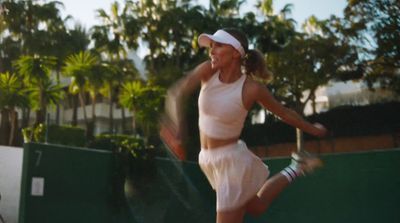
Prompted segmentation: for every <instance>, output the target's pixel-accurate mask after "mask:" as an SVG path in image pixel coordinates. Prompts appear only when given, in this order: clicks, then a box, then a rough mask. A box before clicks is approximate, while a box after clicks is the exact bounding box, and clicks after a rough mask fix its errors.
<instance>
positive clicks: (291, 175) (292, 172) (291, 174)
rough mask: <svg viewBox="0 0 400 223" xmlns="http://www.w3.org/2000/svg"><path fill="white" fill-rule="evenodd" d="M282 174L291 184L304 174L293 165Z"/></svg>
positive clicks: (282, 171)
mask: <svg viewBox="0 0 400 223" xmlns="http://www.w3.org/2000/svg"><path fill="white" fill-rule="evenodd" d="M281 174H283V175H284V176H285V177H286V178H287V179H288V181H289V183H290V182H292V181H294V180H295V179H296V178H297V177H298V176H301V175H302V172H301V170H299V169H298V168H297V167H296V166H295V165H293V164H292V165H289V166H288V167H286V168H285V169H283V170H281Z"/></svg>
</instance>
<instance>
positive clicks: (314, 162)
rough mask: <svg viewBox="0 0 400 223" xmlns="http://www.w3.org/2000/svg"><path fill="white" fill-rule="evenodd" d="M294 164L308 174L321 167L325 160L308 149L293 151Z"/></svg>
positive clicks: (304, 173)
mask: <svg viewBox="0 0 400 223" xmlns="http://www.w3.org/2000/svg"><path fill="white" fill-rule="evenodd" d="M292 165H293V166H294V167H295V168H296V169H297V170H298V171H299V172H300V173H302V175H307V174H311V173H312V172H314V170H316V169H318V168H321V167H322V166H323V162H322V160H321V159H320V158H318V157H317V156H315V155H312V154H310V153H308V152H306V151H300V152H293V153H292Z"/></svg>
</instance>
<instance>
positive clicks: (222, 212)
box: [167, 29, 327, 223]
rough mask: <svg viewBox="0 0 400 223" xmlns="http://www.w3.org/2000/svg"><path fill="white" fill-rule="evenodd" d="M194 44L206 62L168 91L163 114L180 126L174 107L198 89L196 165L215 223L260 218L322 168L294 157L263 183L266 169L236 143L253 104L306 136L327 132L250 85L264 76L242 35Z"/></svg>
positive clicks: (232, 32)
mask: <svg viewBox="0 0 400 223" xmlns="http://www.w3.org/2000/svg"><path fill="white" fill-rule="evenodd" d="M198 42H199V45H200V46H202V47H209V49H210V51H209V56H210V59H211V60H210V61H206V62H204V63H202V64H200V65H198V66H197V67H196V68H195V69H194V70H193V71H192V72H191V73H190V74H189V75H187V76H186V77H185V78H184V79H182V80H181V81H179V82H178V83H177V84H176V86H175V87H173V88H171V90H170V91H169V95H168V97H167V110H169V113H170V115H172V116H174V117H175V118H174V117H172V120H175V123H179V122H180V121H179V117H182V115H181V114H180V113H179V109H178V110H177V107H178V108H179V105H180V104H181V102H182V101H181V99H183V98H184V96H185V95H189V93H190V92H191V91H193V90H194V89H195V88H196V87H197V86H199V85H201V91H200V95H199V99H198V104H199V129H200V143H201V151H200V153H199V165H200V167H201V169H202V171H203V172H204V174H205V175H206V176H207V179H208V180H209V182H210V184H211V186H212V187H213V189H214V190H215V191H216V194H217V223H236V222H238V223H239V222H242V221H243V217H244V214H245V213H246V212H248V213H250V214H252V215H257V214H261V213H263V212H264V211H265V210H266V209H267V208H268V206H269V205H270V204H271V202H272V201H273V200H274V199H275V198H276V197H277V196H278V194H279V193H280V192H281V191H282V190H283V189H284V188H285V187H286V186H288V185H289V184H290V182H292V181H293V180H294V179H295V178H296V177H298V176H301V175H304V174H307V173H310V172H312V171H313V170H314V169H315V168H317V167H319V166H321V164H322V162H321V161H320V160H319V159H318V158H316V157H312V156H308V155H307V154H303V153H294V154H293V155H292V158H293V159H292V163H291V164H290V165H289V166H288V167H286V168H285V169H283V170H282V171H281V172H280V173H278V174H276V175H274V176H273V177H271V178H268V176H269V171H268V167H267V166H266V165H265V164H264V163H263V162H262V161H261V159H259V158H258V157H256V156H255V155H253V154H252V153H251V152H250V151H249V150H248V149H247V147H246V145H245V143H244V142H243V141H241V140H239V136H240V133H241V131H242V128H243V124H244V121H245V118H246V116H247V113H248V111H249V110H250V108H251V107H252V106H253V104H254V103H259V104H261V105H262V106H263V107H264V108H266V109H268V110H269V111H270V112H272V113H274V114H275V115H277V116H278V117H280V118H281V119H282V120H283V121H284V122H286V123H288V124H290V125H292V126H294V127H296V128H299V129H301V130H303V131H305V132H307V133H309V134H312V135H315V136H319V137H322V136H324V135H325V134H326V132H327V130H326V129H325V128H324V127H323V126H322V125H320V124H318V123H317V124H311V123H309V122H307V121H305V120H304V119H303V118H301V116H299V115H298V114H297V113H295V112H293V111H292V110H290V109H288V108H286V107H284V106H283V105H282V104H280V103H279V102H278V101H276V100H275V99H274V97H273V96H272V95H271V94H270V92H269V91H268V89H267V88H266V87H265V86H263V85H261V84H260V83H258V82H256V81H255V80H253V78H252V77H254V76H255V77H257V78H259V77H261V78H265V77H267V76H268V71H267V69H266V66H265V61H264V59H263V55H262V54H260V53H259V52H258V51H256V50H249V49H248V40H247V38H246V36H245V35H244V34H243V33H242V32H240V31H238V30H236V29H221V30H218V31H217V32H215V33H214V34H213V35H209V34H201V35H200V36H199V39H198ZM243 68H244V69H243ZM173 104H175V106H174V105H173ZM171 110H173V111H171ZM178 135H179V134H178ZM177 137H178V136H177Z"/></svg>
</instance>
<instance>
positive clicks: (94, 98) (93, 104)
mask: <svg viewBox="0 0 400 223" xmlns="http://www.w3.org/2000/svg"><path fill="white" fill-rule="evenodd" d="M96 101H97V95H96V94H94V95H93V97H92V123H93V131H92V133H94V129H95V126H96Z"/></svg>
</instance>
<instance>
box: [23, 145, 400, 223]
mask: <svg viewBox="0 0 400 223" xmlns="http://www.w3.org/2000/svg"><path fill="white" fill-rule="evenodd" d="M322 158H323V159H324V161H325V168H323V169H322V170H320V171H317V172H316V173H315V174H314V175H312V176H310V177H307V178H301V179H299V180H297V181H296V182H295V183H294V184H292V185H290V186H289V187H288V189H287V190H285V191H284V192H283V193H282V195H281V196H280V197H279V198H278V199H277V200H276V202H275V203H274V204H273V205H272V206H271V208H270V209H269V210H268V212H267V213H265V214H264V215H263V216H261V217H259V218H252V217H249V216H246V221H245V222H249V223H250V222H251V223H256V222H270V223H274V222H277V223H278V222H279V223H284V222H293V221H296V222H298V223H299V222H307V223H312V222H315V223H321V222H324V223H330V222H338V223H339V222H340V223H343V222H349V223H357V222H360V223H361V222H362V223H369V222H371V223H372V222H374V223H375V222H385V223H392V222H393V223H398V222H400V205H399V202H400V189H399V188H400V172H399V171H400V150H399V149H392V150H387V151H381V152H366V153H354V154H337V155H325V156H323V157H322ZM265 162H266V163H267V164H268V165H269V167H270V169H271V172H272V173H274V172H277V171H279V170H281V169H282V168H283V167H285V166H286V165H287V163H288V162H289V160H288V159H268V160H265ZM156 164H157V172H156V174H155V175H154V176H153V177H151V178H150V179H146V180H145V181H142V180H141V181H140V182H133V183H132V182H127V183H126V184H125V190H126V193H125V194H124V193H123V188H124V187H123V186H124V185H122V186H121V185H120V183H118V181H119V180H118V179H117V178H116V177H115V176H118V174H116V172H117V170H118V161H117V160H116V159H115V157H114V156H113V154H112V153H110V152H104V151H97V150H93V149H79V148H68V147H61V146H55V145H44V144H26V145H25V147H24V163H23V174H22V175H23V176H22V185H21V202H20V217H19V219H20V221H19V222H20V223H47V222H49V223H50V222H52V223H63V222H74V223H79V222H96V223H98V222H100V223H101V222H115V223H119V222H129V223H131V222H132V223H133V222H138V223H147V222H149V223H158V222H159V223H164V222H171V223H176V222H182V223H183V222H185V223H187V222H190V223H196V222H199V223H200V222H202V223H204V222H215V211H214V209H215V194H214V192H213V191H212V190H211V188H210V186H209V185H208V183H207V181H206V179H205V177H204V176H203V174H202V173H201V171H200V169H199V166H198V165H197V164H196V163H191V162H179V161H173V160H171V159H161V158H160V159H157V163H156ZM133 181H135V179H134V180H133ZM116 182H117V183H116ZM140 185H142V186H140Z"/></svg>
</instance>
